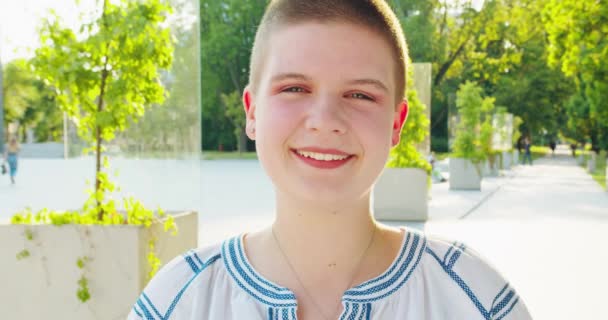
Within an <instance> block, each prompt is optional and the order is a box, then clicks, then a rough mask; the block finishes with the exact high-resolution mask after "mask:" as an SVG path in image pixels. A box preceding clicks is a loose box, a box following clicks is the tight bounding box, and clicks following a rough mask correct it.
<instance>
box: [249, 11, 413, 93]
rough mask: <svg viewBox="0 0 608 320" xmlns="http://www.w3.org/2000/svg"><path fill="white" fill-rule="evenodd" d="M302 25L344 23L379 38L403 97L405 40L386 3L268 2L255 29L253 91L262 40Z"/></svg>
mask: <svg viewBox="0 0 608 320" xmlns="http://www.w3.org/2000/svg"><path fill="white" fill-rule="evenodd" d="M304 22H346V23H352V24H354V25H359V26H362V27H366V28H369V29H370V30H372V31H374V32H377V33H378V34H379V35H380V36H382V37H383V38H384V39H385V40H386V41H388V43H389V44H390V47H391V48H392V50H393V56H394V61H395V69H396V73H395V74H396V83H397V87H396V88H397V90H396V91H397V92H396V99H397V101H401V100H403V99H405V95H406V78H407V77H406V75H407V63H408V61H409V58H408V52H407V45H406V42H405V36H404V34H403V30H402V29H401V24H400V23H399V19H397V16H396V15H395V13H394V12H393V10H392V9H391V8H390V6H389V5H388V4H387V3H386V1H385V0H271V1H270V3H269V4H268V6H267V7H266V11H265V13H264V16H263V18H262V21H261V23H260V25H259V27H258V30H257V33H256V37H255V41H254V44H253V49H252V51H251V64H250V67H249V71H250V72H249V84H250V85H251V87H252V90H254V91H255V90H256V87H257V85H256V83H257V81H258V80H259V77H260V75H259V74H258V73H259V71H258V70H259V69H262V68H263V62H264V60H263V57H264V48H265V47H266V45H265V40H267V39H269V38H270V35H271V34H272V32H273V31H275V30H279V29H280V28H281V27H284V26H287V25H293V24H298V23H304Z"/></svg>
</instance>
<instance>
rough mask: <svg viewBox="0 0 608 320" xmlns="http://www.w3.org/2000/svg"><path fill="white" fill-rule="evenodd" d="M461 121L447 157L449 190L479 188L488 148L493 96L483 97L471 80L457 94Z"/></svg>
mask: <svg viewBox="0 0 608 320" xmlns="http://www.w3.org/2000/svg"><path fill="white" fill-rule="evenodd" d="M456 107H457V108H458V113H459V115H460V122H459V123H458V125H457V128H456V137H455V139H454V144H453V147H452V156H451V157H450V180H449V181H450V189H465V190H480V189H481V176H482V173H481V163H482V162H483V161H484V160H485V159H486V157H487V155H488V153H489V152H490V151H491V141H492V124H491V117H489V116H488V115H489V114H491V111H492V110H493V109H494V99H493V98H483V97H482V89H481V88H480V87H479V86H477V85H476V84H475V83H473V82H466V83H464V84H462V85H461V86H460V89H459V90H458V93H457V95H456Z"/></svg>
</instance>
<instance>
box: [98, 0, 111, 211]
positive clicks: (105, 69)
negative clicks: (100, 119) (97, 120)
mask: <svg viewBox="0 0 608 320" xmlns="http://www.w3.org/2000/svg"><path fill="white" fill-rule="evenodd" d="M107 3H108V0H104V2H103V12H102V19H103V20H104V23H103V24H104V26H106V27H107V25H106V21H105V18H106V5H107ZM109 47H110V46H109V44H107V45H106V52H105V54H106V55H105V57H104V59H105V61H104V66H103V70H102V71H101V85H100V89H99V98H98V100H97V113H98V114H99V113H101V112H102V111H103V98H104V95H105V89H106V80H107V78H108V59H109V57H108V53H109V52H108V50H109ZM95 131H96V132H95V203H96V204H97V219H98V220H100V221H101V220H103V216H104V214H105V212H103V209H101V202H100V199H99V198H98V197H97V193H98V192H99V188H100V186H101V180H100V173H101V142H102V141H101V128H100V127H99V124H96V125H95Z"/></svg>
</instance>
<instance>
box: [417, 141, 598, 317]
mask: <svg viewBox="0 0 608 320" xmlns="http://www.w3.org/2000/svg"><path fill="white" fill-rule="evenodd" d="M568 152H569V151H568V150H567V149H565V148H560V149H558V150H557V152H556V155H555V156H554V157H551V156H549V157H545V158H542V159H539V160H537V161H536V162H535V163H534V165H532V166H517V167H516V168H514V169H513V170H512V171H511V174H510V175H509V177H505V178H504V181H503V182H502V183H501V184H500V186H499V187H497V188H498V189H497V190H496V191H495V192H493V193H492V194H491V196H489V197H487V198H486V199H485V200H484V201H483V202H482V203H480V204H479V205H478V206H477V207H476V209H475V210H473V211H472V212H470V214H468V215H467V216H466V217H465V218H464V219H460V220H440V221H432V220H431V221H429V222H428V223H426V224H425V226H424V229H425V231H426V232H427V233H430V234H438V235H441V236H442V237H448V238H452V239H458V240H462V241H463V242H465V243H466V244H468V245H469V246H470V247H472V248H474V249H475V250H477V251H478V252H480V253H481V254H482V256H484V257H486V258H487V259H488V260H489V261H490V262H491V263H492V264H493V265H495V266H496V267H497V268H498V269H499V270H500V271H501V272H502V273H503V274H504V275H505V276H506V277H507V278H508V279H509V280H510V281H511V283H512V284H513V285H514V287H515V288H516V289H517V290H518V292H519V294H520V296H521V297H522V299H523V300H524V301H525V303H526V305H527V306H528V308H529V310H530V312H531V313H532V315H533V317H534V319H541V320H544V319H551V320H556V319H563V320H570V319H608V318H607V317H606V315H605V304H606V298H608V293H607V292H606V288H608V272H607V270H608V250H607V249H606V245H607V244H608V192H606V191H605V190H603V189H602V188H601V187H600V185H599V184H598V183H597V182H596V181H594V180H593V179H592V178H591V176H590V175H589V174H588V173H587V172H586V171H585V170H584V169H583V168H581V167H579V166H577V165H576V161H575V160H574V159H573V158H572V157H571V156H569V154H568Z"/></svg>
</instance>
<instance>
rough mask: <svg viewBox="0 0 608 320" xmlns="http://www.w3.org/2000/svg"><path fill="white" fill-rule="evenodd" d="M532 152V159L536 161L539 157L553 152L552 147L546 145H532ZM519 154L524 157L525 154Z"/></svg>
mask: <svg viewBox="0 0 608 320" xmlns="http://www.w3.org/2000/svg"><path fill="white" fill-rule="evenodd" d="M530 152H531V153H532V161H536V160H537V159H540V158H543V157H546V156H548V155H549V154H551V148H549V147H545V146H532V147H530ZM519 156H520V157H523V154H520V155H519Z"/></svg>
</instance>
